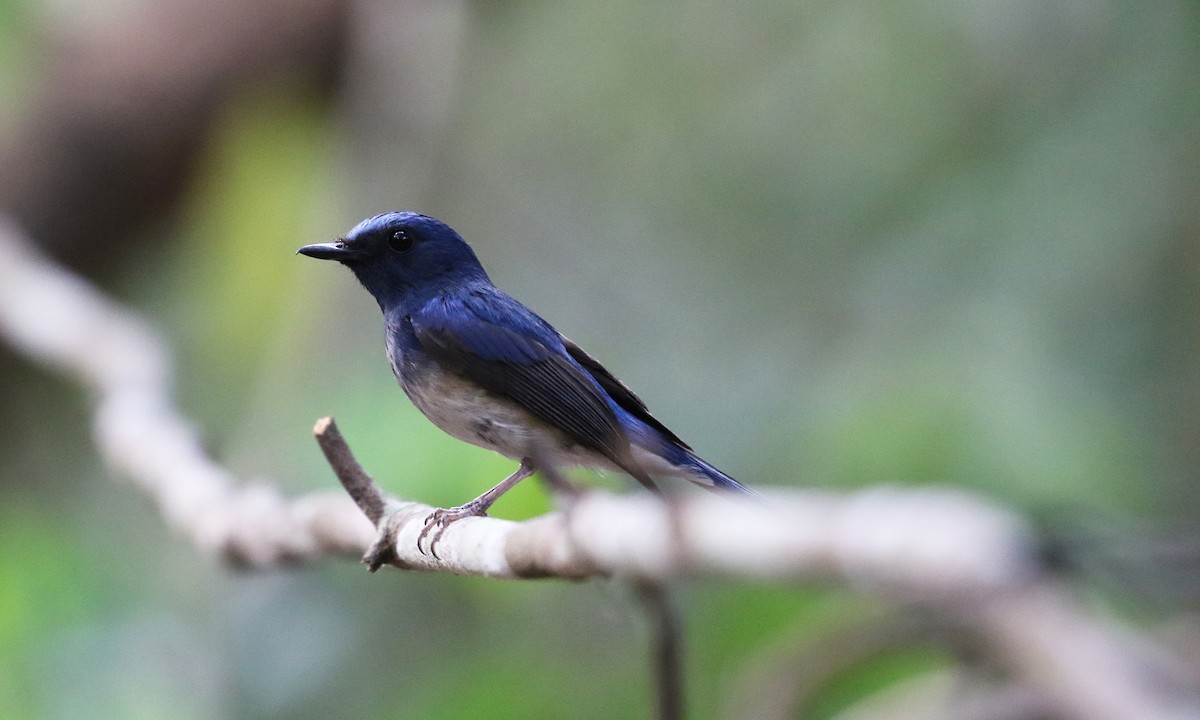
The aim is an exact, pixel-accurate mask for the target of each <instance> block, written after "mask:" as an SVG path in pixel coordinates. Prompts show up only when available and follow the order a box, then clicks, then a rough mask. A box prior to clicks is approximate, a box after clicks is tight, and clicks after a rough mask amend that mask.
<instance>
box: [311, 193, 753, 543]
mask: <svg viewBox="0 0 1200 720" xmlns="http://www.w3.org/2000/svg"><path fill="white" fill-rule="evenodd" d="M296 252H297V253H298V254H301V255H306V256H308V257H312V258H317V259H321V260H336V261H337V262H339V263H341V264H342V265H344V266H345V267H347V268H349V269H350V271H351V272H353V273H354V276H355V277H356V278H357V279H358V281H359V282H360V283H361V284H362V286H363V287H364V288H366V290H367V292H369V293H370V294H371V295H372V296H373V297H374V298H375V301H376V302H377V303H378V305H379V309H380V311H381V312H382V313H383V318H384V324H385V345H386V349H387V356H388V360H389V362H390V363H391V367H392V372H393V374H394V375H395V377H396V379H397V381H399V384H400V387H401V388H402V389H403V390H404V392H405V394H406V395H408V397H409V399H410V400H411V401H412V403H413V404H414V405H415V406H416V407H417V409H418V410H420V411H421V412H422V413H423V414H424V415H425V416H426V417H427V418H428V419H429V420H430V421H431V422H432V423H433V424H434V425H436V426H437V427H438V428H440V429H441V430H443V431H444V432H446V433H448V434H449V435H451V436H453V437H455V438H457V439H459V440H462V441H464V442H467V443H470V444H472V445H477V446H479V447H482V448H485V449H488V450H491V451H494V452H496V453H499V454H500V455H503V456H505V457H508V458H511V459H513V460H516V461H518V463H519V464H518V467H517V469H516V470H515V471H514V472H513V473H512V474H511V475H509V476H508V477H506V478H505V479H504V480H502V481H501V482H500V483H498V484H497V485H495V486H494V487H492V488H491V489H490V490H488V491H487V492H485V493H483V494H482V495H480V496H479V497H477V498H475V499H473V500H471V501H469V502H467V503H464V504H462V505H458V506H455V507H451V508H439V509H437V510H435V511H434V512H433V513H431V514H430V515H429V516H428V517H427V518H426V521H425V527H424V528H423V531H422V533H421V535H420V537H419V538H418V542H417V544H418V547H419V548H420V545H421V541H422V539H423V538H425V537H426V535H427V533H429V532H430V531H431V530H432V529H433V528H437V534H436V535H435V536H434V538H433V540H431V542H430V549H431V550H432V549H433V547H432V546H433V543H435V542H436V540H437V538H438V537H440V535H441V533H442V532H444V530H445V528H446V527H447V526H449V525H450V524H451V523H453V522H455V521H457V520H461V519H463V518H467V517H476V516H482V515H486V514H487V511H488V510H489V508H491V506H492V504H493V503H494V502H495V501H496V500H497V499H498V498H499V497H500V496H501V495H503V494H504V493H505V492H507V491H508V490H510V489H512V488H513V487H514V486H515V485H517V483H519V482H521V481H522V480H524V479H525V478H527V477H529V476H531V475H533V474H534V473H535V472H537V471H539V470H542V471H543V474H544V475H549V476H554V474H555V473H556V471H557V469H558V468H560V467H580V466H582V467H589V468H593V469H596V470H600V471H618V472H624V473H626V474H628V475H629V476H631V477H632V478H634V479H636V480H637V481H638V482H640V483H641V484H642V485H644V486H645V487H646V488H647V489H648V490H650V491H651V492H654V493H656V494H662V491H661V489H660V488H659V486H658V485H657V483H656V482H655V480H654V479H653V478H655V477H659V478H663V477H675V478H684V479H686V480H689V481H691V482H692V483H695V484H696V485H699V486H702V487H705V488H707V489H710V490H714V491H727V492H731V493H736V494H742V495H749V496H757V493H755V492H754V491H753V490H751V489H750V488H748V487H747V486H745V485H743V484H742V483H740V482H738V481H737V480H735V479H734V478H732V477H731V476H729V475H728V474H726V473H724V472H722V471H721V470H718V469H717V468H716V467H715V466H713V465H712V464H710V463H709V462H707V461H706V460H704V459H702V458H701V457H700V456H699V455H697V454H696V453H695V451H693V450H692V448H691V446H689V445H688V444H687V443H686V442H684V441H683V440H682V439H681V438H680V437H679V436H678V435H676V434H675V433H674V432H672V431H671V430H670V429H668V428H667V426H666V425H664V424H663V423H661V422H659V420H658V419H657V418H655V417H654V416H653V415H651V414H650V411H649V410H648V409H647V407H646V404H645V403H644V402H642V400H641V399H640V398H639V397H638V396H637V395H636V394H634V392H633V391H632V390H630V389H629V387H628V386H627V385H625V384H624V383H623V382H621V381H620V380H618V379H617V377H616V376H615V375H613V374H612V373H611V372H609V371H608V370H607V369H606V368H605V367H604V366H603V365H601V364H600V362H599V361H598V360H596V359H595V358H594V357H592V356H591V355H589V354H588V353H587V352H585V351H584V350H583V348H581V347H580V346H579V345H577V344H575V343H574V342H572V341H571V340H570V339H568V338H567V337H566V336H565V335H563V334H561V333H559V332H558V331H557V330H555V329H554V327H553V326H551V325H550V323H548V322H546V321H545V320H543V319H542V318H541V317H540V316H538V315H537V314H536V313H534V312H533V311H532V310H530V309H529V308H527V307H526V306H524V305H522V304H521V303H520V302H518V301H517V300H516V299H514V298H513V297H512V296H510V295H508V294H507V293H505V292H503V291H502V290H500V289H499V288H497V287H496V286H495V285H493V284H492V281H491V279H490V278H489V277H488V275H487V273H486V272H485V271H484V269H483V265H482V264H480V262H479V259H478V258H477V257H476V255H475V252H474V251H473V250H472V249H471V247H470V245H468V244H467V242H466V241H465V240H464V239H463V238H462V236H461V235H459V234H458V233H457V232H455V231H454V230H453V229H452V228H451V227H450V226H449V225H447V224H446V223H444V222H442V221H441V220H438V219H436V218H433V217H430V216H428V215H422V214H419V213H416V212H411V211H393V212H385V213H381V214H379V215H375V216H373V217H369V218H367V219H365V220H363V221H362V222H360V223H359V224H358V225H356V226H354V228H353V229H351V230H350V231H349V232H348V233H346V235H344V236H343V237H339V238H337V239H335V240H333V241H332V242H326V243H317V244H313V245H305V246H304V247H301V248H300V249H299V250H297V251H296Z"/></svg>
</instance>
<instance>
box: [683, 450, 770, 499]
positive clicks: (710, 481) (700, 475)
mask: <svg viewBox="0 0 1200 720" xmlns="http://www.w3.org/2000/svg"><path fill="white" fill-rule="evenodd" d="M683 467H684V468H686V469H687V470H688V471H690V472H689V477H688V479H689V480H691V481H692V482H694V483H696V484H697V485H700V486H702V487H706V488H708V489H710V490H713V491H716V492H731V493H736V494H739V495H743V496H746V497H752V498H755V499H762V496H761V495H759V494H758V493H756V492H755V491H753V490H751V489H750V488H748V487H746V486H745V485H743V484H741V483H740V482H738V481H737V480H734V479H733V478H732V477H730V476H728V475H726V474H725V473H723V472H721V471H720V470H718V469H716V468H715V467H713V466H712V465H710V464H709V463H708V461H706V460H705V459H704V458H702V457H700V456H699V455H696V454H695V453H692V452H689V453H688V454H687V459H686V460H685V461H684V463H683Z"/></svg>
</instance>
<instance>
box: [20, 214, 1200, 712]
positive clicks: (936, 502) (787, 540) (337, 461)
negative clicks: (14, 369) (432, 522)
mask: <svg viewBox="0 0 1200 720" xmlns="http://www.w3.org/2000/svg"><path fill="white" fill-rule="evenodd" d="M0 336H3V337H4V338H5V339H6V340H7V341H8V343H10V344H11V345H12V346H13V347H15V348H17V349H18V350H20V351H22V352H24V353H25V354H27V355H29V356H30V357H32V358H35V359H37V360H38V361H40V362H42V363H43V364H46V365H48V366H51V367H54V368H56V369H58V370H59V371H61V372H63V373H65V374H67V375H69V376H71V377H73V378H75V379H76V380H78V381H79V382H81V383H82V384H84V385H85V386H87V387H88V388H89V389H91V391H92V392H93V394H94V398H95V406H96V411H95V418H94V427H95V432H96V444H97V447H98V449H99V451H100V453H101V455H102V456H103V457H104V459H105V460H106V461H107V462H108V463H109V464H110V465H111V466H112V467H113V468H114V469H115V470H117V471H119V472H120V473H122V474H124V475H127V476H128V477H130V478H131V479H132V480H133V482H134V483H135V484H136V485H137V486H138V487H140V488H141V489H142V490H143V491H144V492H146V493H147V494H148V495H150V496H151V497H152V498H153V499H154V501H155V503H156V504H157V505H158V507H159V509H160V511H161V512H162V514H163V516H164V518H165V519H166V521H167V522H168V524H169V525H171V526H172V527H173V528H174V529H175V530H176V531H177V532H179V533H180V534H182V535H183V536H184V537H186V538H188V539H189V541H191V542H192V543H194V544H195V545H196V546H197V547H199V548H202V549H204V550H207V551H210V552H217V553H221V554H223V555H224V556H225V557H226V558H227V559H230V560H232V561H234V562H238V563H243V564H248V565H253V566H269V565H272V564H277V563H280V562H285V561H293V560H299V559H307V558H315V557H321V556H324V555H329V554H346V553H361V552H362V551H363V550H364V549H368V548H369V553H368V561H369V562H372V564H373V565H375V566H376V567H378V566H379V565H380V564H383V563H387V564H391V565H394V566H396V567H399V568H406V569H422V570H435V571H443V572H454V573H459V574H474V575H486V576H490V577H506V578H532V577H560V578H571V579H577V578H584V577H590V576H595V575H623V576H629V577H633V578H641V579H645V580H647V581H654V582H665V581H667V580H669V579H671V578H673V577H676V576H680V575H685V574H686V575H721V576H725V577H730V578H738V579H758V580H771V581H777V582H794V581H813V580H824V581H834V582H841V583H844V584H847V585H849V586H850V587H853V588H855V589H858V590H859V591H862V592H869V593H874V594H878V595H881V596H884V597H888V598H891V599H893V600H899V601H902V602H904V603H915V604H918V605H920V606H923V607H927V608H930V609H932V610H934V611H936V612H939V613H942V614H944V615H945V616H946V617H947V618H950V619H952V620H953V621H954V622H956V623H957V624H958V625H959V626H960V627H961V628H963V630H964V631H966V632H970V633H973V634H975V635H977V636H978V637H979V638H981V639H982V640H984V641H985V643H986V645H987V646H988V647H989V648H990V650H991V653H992V654H993V655H994V658H995V661H996V662H997V663H1000V664H1001V665H1002V666H1003V667H1004V668H1005V669H1007V671H1008V672H1009V673H1010V674H1011V675H1012V677H1013V678H1014V679H1015V680H1017V681H1019V682H1020V683H1021V684H1022V685H1023V686H1026V687H1029V688H1032V689H1034V690H1036V691H1037V692H1038V693H1040V695H1041V696H1043V697H1044V699H1045V702H1046V706H1047V707H1049V708H1051V709H1052V710H1053V713H1054V715H1056V716H1058V717H1062V718H1067V719H1068V720H1084V719H1087V720H1119V719H1121V720H1123V719H1124V718H1131V717H1136V718H1139V720H1142V719H1150V720H1158V719H1166V718H1191V719H1193V720H1194V718H1196V717H1197V716H1198V714H1200V705H1198V704H1197V701H1196V698H1195V697H1194V695H1192V694H1191V693H1189V692H1188V690H1187V685H1186V682H1185V681H1182V680H1181V677H1183V673H1182V672H1181V671H1179V666H1178V663H1177V661H1176V660H1175V659H1174V658H1172V657H1170V656H1169V655H1167V654H1166V653H1165V652H1164V651H1163V650H1162V648H1160V647H1157V646H1156V645H1154V644H1153V643H1152V642H1151V641H1150V640H1149V639H1147V638H1145V637H1144V636H1139V635H1137V634H1136V633H1134V632H1133V631H1132V630H1130V629H1128V628H1124V627H1117V626H1116V625H1115V623H1113V622H1112V621H1106V620H1102V619H1100V618H1098V617H1096V616H1094V615H1093V614H1092V613H1091V612H1089V611H1088V610H1087V609H1085V608H1084V607H1082V605H1081V604H1080V603H1079V601H1078V600H1077V599H1075V598H1074V597H1073V596H1072V594H1071V593H1070V592H1068V591H1067V590H1066V589H1064V588H1063V587H1061V586H1060V585H1058V584H1057V583H1055V582H1053V581H1052V580H1051V579H1049V578H1048V577H1046V575H1045V574H1044V573H1043V571H1042V569H1041V568H1040V566H1039V564H1038V562H1037V560H1036V557H1035V556H1034V554H1033V553H1032V552H1030V549H1031V547H1032V546H1033V539H1032V535H1031V533H1030V531H1029V529H1028V528H1027V526H1026V524H1025V523H1024V522H1023V521H1022V520H1021V518H1019V517H1018V516H1016V515H1015V514H1013V513H1012V512H1010V511H1008V510H1005V509H1003V508H1000V507H998V506H996V505H993V504H990V503H987V502H984V501H982V500H980V499H978V498H974V497H972V496H970V495H968V494H966V493H962V492H956V491H952V490H935V489H917V490H905V489H899V488H879V489H873V490H867V491H862V492H857V493H850V494H835V493H828V492H818V491H792V492H779V493H769V494H767V500H768V502H767V503H766V504H762V503H748V502H737V501H735V500H733V499H729V498H725V497H720V496H715V495H709V494H696V495H688V496H685V497H681V498H679V499H678V501H677V502H675V503H673V504H672V505H671V506H668V505H667V504H665V503H663V502H662V501H661V500H659V499H657V498H653V497H648V496H645V495H631V496H628V497H613V496H611V495H607V494H603V493H597V492H589V493H583V494H581V495H579V496H578V497H576V498H573V499H572V502H571V503H570V504H569V507H568V509H567V510H566V511H565V512H555V513H550V514H547V515H544V516H542V517H539V518H535V519H533V520H529V521H526V522H522V523H514V522H510V521H506V520H499V519H495V518H488V517H482V518H468V519H465V520H462V521H459V522H456V523H454V524H452V525H450V526H449V527H448V528H447V529H446V532H445V533H444V535H443V536H442V538H441V540H440V542H439V555H440V557H434V556H432V555H425V554H422V553H421V552H420V551H419V550H418V549H417V537H418V535H419V534H420V532H421V529H422V527H423V524H424V521H425V518H426V517H427V516H428V514H429V513H430V512H432V510H433V508H432V507H430V506H428V505H423V504H420V503H414V502H404V501H399V500H395V499H390V498H385V497H384V496H382V495H381V494H380V493H379V492H378V489H377V488H375V487H374V486H373V484H372V483H371V481H370V478H369V477H367V475H366V474H365V473H364V472H362V469H361V468H359V467H358V466H357V463H356V462H353V455H352V454H351V453H350V450H349V448H348V447H346V446H345V442H344V440H341V438H340V435H338V434H336V428H335V426H333V424H332V422H329V423H321V424H319V425H318V428H317V430H318V431H319V432H320V434H322V435H324V436H325V437H326V441H323V442H322V448H323V449H325V451H326V457H327V458H328V459H329V460H330V463H331V465H332V466H333V467H334V469H335V471H337V472H338V473H339V477H340V478H341V479H342V482H343V483H344V485H345V487H346V489H347V491H348V492H349V493H350V496H352V497H353V498H354V502H351V500H350V499H349V498H348V497H347V496H345V495H339V496H333V495H329V494H316V495H310V496H306V497H301V498H298V499H295V500H287V499H284V498H283V497H282V496H281V495H280V494H279V493H278V492H277V491H276V490H274V489H272V488H271V487H269V486H266V485H256V486H249V487H246V486H241V485H239V484H238V483H237V482H236V480H235V479H234V477H233V474H232V473H230V472H229V471H228V470H227V469H225V468H224V467H222V466H220V465H219V464H217V463H215V462H214V461H213V460H212V459H211V458H209V457H208V456H207V455H206V454H205V453H204V452H203V450H202V449H201V444H200V442H199V439H198V437H197V435H196V433H195V432H194V431H193V429H192V428H191V426H190V425H189V423H188V422H187V421H186V420H185V419H184V418H183V417H182V415H181V414H180V413H179V412H178V411H177V410H176V409H175V408H174V406H173V405H172V403H171V399H170V392H169V386H170V374H171V372H170V371H171V366H170V361H169V357H168V353H167V352H166V349H165V346H164V344H163V343H162V342H161V340H160V339H159V338H158V336H157V335H156V334H155V333H154V332H153V331H151V330H150V329H149V328H148V326H147V325H146V323H145V322H144V321H142V320H141V319H140V318H138V317H137V316H136V315H135V314H133V313H132V312H130V311H128V310H126V309H124V308H122V307H121V306H119V305H117V304H116V303H114V302H112V301H111V300H109V299H108V298H107V297H105V296H104V295H103V294H102V293H100V292H99V291H97V290H96V289H95V288H94V287H92V286H91V285H90V284H88V283H87V282H86V281H84V280H82V279H81V278H79V277H77V276H74V275H72V274H70V273H68V272H67V271H65V270H63V269H61V268H59V267H56V266H55V265H54V264H53V263H51V262H49V261H48V260H47V259H46V258H44V257H43V256H42V254H41V253H40V252H38V251H37V250H36V248H35V247H34V246H33V244H32V243H30V242H28V241H27V240H26V239H25V238H24V237H23V235H22V233H21V232H20V231H19V229H18V228H16V226H14V225H13V224H11V223H10V222H7V221H6V219H5V218H3V217H0ZM331 431H333V432H331ZM355 503H358V506H359V507H358V508H356V507H355ZM360 508H361V510H360ZM368 516H369V517H372V518H374V519H375V521H376V522H375V525H376V527H375V529H374V530H372V527H371V525H372V521H370V520H367V519H366V518H367V517H368Z"/></svg>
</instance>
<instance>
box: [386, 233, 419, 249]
mask: <svg viewBox="0 0 1200 720" xmlns="http://www.w3.org/2000/svg"><path fill="white" fill-rule="evenodd" d="M415 241H416V239H415V238H414V237H413V236H412V234H411V233H408V232H406V231H404V230H397V231H396V232H394V233H392V236H391V237H390V238H388V247H390V248H391V249H392V250H394V251H396V252H398V253H405V252H408V251H409V250H412V248H413V243H414V242H415Z"/></svg>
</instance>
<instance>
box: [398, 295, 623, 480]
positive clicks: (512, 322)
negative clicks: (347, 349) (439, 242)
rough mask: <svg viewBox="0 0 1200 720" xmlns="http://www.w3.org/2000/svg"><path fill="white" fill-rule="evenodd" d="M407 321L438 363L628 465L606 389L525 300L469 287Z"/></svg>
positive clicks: (618, 461)
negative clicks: (579, 363) (523, 301)
mask: <svg viewBox="0 0 1200 720" xmlns="http://www.w3.org/2000/svg"><path fill="white" fill-rule="evenodd" d="M411 321H412V327H413V332H414V333H415V334H416V336H417V339H418V340H419V341H420V343H421V345H422V347H423V348H424V349H425V351H426V352H428V353H429V354H430V355H431V356H432V357H433V358H434V359H435V360H437V361H438V362H439V363H441V364H442V365H443V367H445V368H446V369H448V370H450V371H452V372H455V373H458V374H459V375H462V376H463V377H465V378H467V379H469V380H472V381H474V382H476V383H478V384H479V385H480V386H482V387H483V388H484V389H485V390H487V391H488V392H490V393H492V394H494V395H498V396H501V397H505V398H507V399H509V400H511V401H513V402H515V403H516V404H517V405H520V406H521V407H522V408H524V409H525V410H527V411H528V412H530V413H531V414H532V415H534V416H535V417H537V418H538V419H540V420H542V421H544V422H546V423H548V424H549V425H551V426H553V427H555V428H557V429H559V430H561V431H562V432H564V433H566V435H567V436H568V437H570V438H571V439H572V440H574V441H575V442H577V443H579V444H581V445H583V446H584V447H588V448H591V449H593V450H596V451H598V452H600V453H601V454H603V455H604V456H605V457H607V458H608V459H610V460H612V461H613V462H614V463H616V464H617V465H618V466H619V467H622V468H625V469H626V470H627V471H628V470H629V465H630V450H629V440H628V437H627V436H626V434H625V430H624V429H623V428H622V427H621V424H620V421H619V420H618V419H617V416H616V414H615V413H614V412H613V409H612V408H611V407H610V406H609V404H608V402H607V398H606V397H605V394H604V390H603V389H602V388H601V386H599V385H598V384H597V383H596V382H593V381H592V378H591V377H590V376H589V375H588V374H587V373H586V372H585V371H584V370H583V369H581V368H580V367H579V365H577V364H576V363H575V362H573V361H572V360H571V358H570V356H569V355H568V354H567V353H566V351H565V349H564V348H563V347H562V344H561V342H560V341H559V340H558V334H557V333H556V332H555V331H554V329H553V328H551V327H550V326H549V325H548V324H546V323H545V322H544V321H543V320H541V318H539V317H537V316H536V315H534V314H533V313H532V312H530V311H529V310H528V309H527V308H525V306H523V305H521V304H520V303H518V302H517V301H516V300H513V299H512V298H510V297H508V296H507V295H504V294H502V293H499V291H491V292H487V291H473V292H470V293H461V294H455V295H450V296H442V297H438V298H434V299H433V300H432V301H430V302H429V303H427V304H426V305H425V306H424V307H422V308H421V309H420V310H419V311H418V312H416V313H414V314H413V315H412V316H411Z"/></svg>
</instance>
